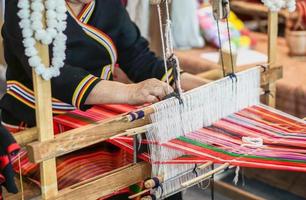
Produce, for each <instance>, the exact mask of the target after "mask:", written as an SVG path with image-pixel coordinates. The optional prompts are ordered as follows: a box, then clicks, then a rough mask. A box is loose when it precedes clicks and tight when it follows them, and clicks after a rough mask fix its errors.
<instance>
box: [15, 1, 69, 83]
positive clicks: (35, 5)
mask: <svg viewBox="0 0 306 200" xmlns="http://www.w3.org/2000/svg"><path fill="white" fill-rule="evenodd" d="M18 8H19V9H20V10H19V12H18V16H19V18H20V19H21V21H20V23H19V26H20V28H21V30H22V37H23V44H24V47H25V55H26V56H28V57H29V61H28V62H29V65H30V66H31V67H32V68H33V69H34V70H35V72H36V73H37V74H39V75H41V76H42V77H43V79H45V80H50V79H51V78H52V77H57V76H59V74H60V68H62V67H63V66H64V60H65V58H66V55H65V50H66V40H67V37H66V35H65V34H64V33H63V32H64V31H65V29H66V27H67V22H66V19H67V14H66V11H67V8H66V3H65V1H64V0H46V1H45V4H44V3H43V0H32V3H30V0H19V2H18ZM45 9H46V28H45V29H44V28H43V24H42V18H43V15H42V11H43V10H45ZM31 10H32V12H31ZM36 41H39V42H41V43H42V44H44V45H50V44H52V43H53V49H52V54H53V58H52V59H51V64H52V65H51V66H50V67H46V66H45V65H44V64H43V63H42V60H41V58H40V57H39V55H38V51H37V49H36V47H35V44H36Z"/></svg>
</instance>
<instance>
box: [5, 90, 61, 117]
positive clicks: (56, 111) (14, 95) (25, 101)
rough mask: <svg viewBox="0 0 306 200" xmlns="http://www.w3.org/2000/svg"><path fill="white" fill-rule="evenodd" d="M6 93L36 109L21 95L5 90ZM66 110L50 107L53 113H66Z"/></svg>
mask: <svg viewBox="0 0 306 200" xmlns="http://www.w3.org/2000/svg"><path fill="white" fill-rule="evenodd" d="M7 94H8V95H11V96H12V97H14V98H15V99H17V100H18V101H20V102H21V103H23V104H25V105H27V106H29V107H30V108H32V109H34V110H35V109H36V107H35V104H33V103H32V102H30V101H28V100H26V99H24V98H22V97H21V96H19V95H17V94H15V93H14V92H12V91H7ZM66 112H67V110H66V111H59V110H57V109H52V113H53V114H64V113H66Z"/></svg>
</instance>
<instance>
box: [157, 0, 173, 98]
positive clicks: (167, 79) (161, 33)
mask: <svg viewBox="0 0 306 200" xmlns="http://www.w3.org/2000/svg"><path fill="white" fill-rule="evenodd" d="M157 12H158V20H159V31H160V35H161V43H162V51H163V59H164V68H165V74H166V82H167V85H168V87H167V90H168V91H167V92H168V94H169V93H170V82H169V76H168V67H167V65H168V64H167V57H166V52H165V40H164V31H163V21H162V14H161V8H160V5H159V4H157Z"/></svg>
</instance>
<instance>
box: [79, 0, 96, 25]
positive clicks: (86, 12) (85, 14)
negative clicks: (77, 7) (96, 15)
mask: <svg viewBox="0 0 306 200" xmlns="http://www.w3.org/2000/svg"><path fill="white" fill-rule="evenodd" d="M95 4H96V2H95V1H92V2H90V3H88V4H86V6H85V7H84V8H83V10H82V11H81V12H80V14H79V15H78V17H77V18H78V19H79V20H80V21H81V22H82V23H85V24H87V23H88V21H89V20H90V18H91V16H92V13H93V11H94V10H95Z"/></svg>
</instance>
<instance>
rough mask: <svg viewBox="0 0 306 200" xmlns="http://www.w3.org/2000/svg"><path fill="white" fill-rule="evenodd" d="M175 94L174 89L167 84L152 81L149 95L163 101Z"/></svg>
mask: <svg viewBox="0 0 306 200" xmlns="http://www.w3.org/2000/svg"><path fill="white" fill-rule="evenodd" d="M171 92H173V89H172V88H171V87H170V86H169V85H168V84H167V83H164V82H162V81H159V80H157V79H152V81H151V83H150V86H149V94H150V95H153V96H155V97H157V98H158V99H160V100H161V99H163V98H164V97H165V96H167V95H168V94H170V93H171Z"/></svg>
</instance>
